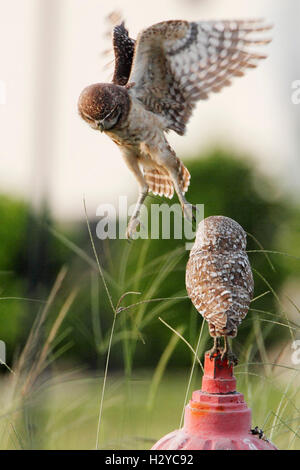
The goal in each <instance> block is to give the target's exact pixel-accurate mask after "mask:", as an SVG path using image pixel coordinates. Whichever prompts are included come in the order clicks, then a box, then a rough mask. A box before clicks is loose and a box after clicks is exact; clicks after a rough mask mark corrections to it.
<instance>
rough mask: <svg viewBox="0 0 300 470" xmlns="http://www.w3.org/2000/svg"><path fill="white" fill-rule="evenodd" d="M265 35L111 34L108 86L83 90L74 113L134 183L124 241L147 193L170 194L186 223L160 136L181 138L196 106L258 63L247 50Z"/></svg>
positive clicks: (229, 27) (182, 185)
mask: <svg viewBox="0 0 300 470" xmlns="http://www.w3.org/2000/svg"><path fill="white" fill-rule="evenodd" d="M268 29H270V26H268V25H266V24H265V23H264V22H263V21H262V20H236V21H200V22H188V21H181V20H178V21H164V22H162V23H158V24H155V25H153V26H150V27H149V28H147V29H145V30H144V31H142V32H141V33H140V34H139V36H138V38H137V40H136V41H134V40H133V39H131V38H130V37H129V35H128V31H127V29H126V28H125V26H124V23H121V24H120V25H119V26H116V27H115V28H114V31H113V46H114V54H115V72H114V76H113V82H112V83H109V84H107V83H97V84H94V85H90V86H88V87H87V88H85V89H84V90H83V92H82V93H81V95H80V98H79V102H78V110H79V114H80V116H81V117H82V118H83V119H84V120H85V121H86V122H87V123H88V124H89V125H90V126H91V127H92V128H93V129H95V130H98V131H101V132H104V133H105V134H107V135H108V136H109V137H110V138H111V139H112V140H113V141H114V142H115V143H116V144H117V145H118V146H119V147H120V150H121V152H122V154H123V157H124V159H125V162H126V163H127V165H128V167H129V169H130V170H131V171H132V172H133V174H134V175H135V177H136V179H137V182H138V185H139V199H138V202H137V205H136V208H135V211H134V213H133V215H132V218H131V219H130V222H129V225H128V228H127V236H128V237H129V238H130V237H132V235H133V234H134V232H135V230H136V227H137V226H138V224H139V215H140V209H141V205H142V204H143V202H144V200H145V198H146V196H147V194H148V192H149V191H152V193H154V194H159V195H161V196H162V195H164V196H166V197H168V198H172V197H173V194H174V189H175V191H176V193H177V195H178V198H179V201H180V203H181V206H182V209H183V213H184V215H185V216H186V217H187V218H189V219H192V218H193V216H194V206H192V205H191V204H189V203H188V202H187V200H186V199H185V196H184V195H185V193H186V191H187V189H188V186H189V182H190V174H189V172H188V170H187V169H186V168H185V166H184V165H183V163H182V162H181V160H180V159H179V158H178V157H177V156H176V154H175V152H174V150H173V149H172V148H171V147H170V145H169V144H168V141H167V139H166V133H167V132H168V131H170V130H173V131H175V132H177V133H178V134H179V135H183V134H184V133H185V130H186V125H187V123H188V120H189V118H190V116H191V114H192V111H193V109H194V107H195V104H196V102H197V101H198V100H206V99H207V98H208V96H209V95H210V93H212V92H219V91H220V90H221V89H222V88H223V87H225V86H228V85H230V84H231V79H232V78H233V77H239V76H242V75H243V74H244V72H245V70H246V69H248V68H255V67H256V66H257V64H258V62H259V60H260V59H264V58H265V57H266V56H265V55H261V54H258V53H256V52H253V51H252V49H251V46H256V45H262V44H266V43H268V42H270V39H266V38H262V37H261V33H263V32H265V31H266V30H268ZM255 33H257V34H255Z"/></svg>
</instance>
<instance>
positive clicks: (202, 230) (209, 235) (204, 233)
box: [193, 216, 247, 251]
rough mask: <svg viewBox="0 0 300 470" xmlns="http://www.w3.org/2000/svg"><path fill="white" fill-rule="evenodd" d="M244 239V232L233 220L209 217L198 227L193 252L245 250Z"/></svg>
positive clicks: (245, 242)
mask: <svg viewBox="0 0 300 470" xmlns="http://www.w3.org/2000/svg"><path fill="white" fill-rule="evenodd" d="M246 238H247V237H246V232H245V231H244V229H243V228H242V227H241V226H240V224H238V223H237V222H236V221H235V220H233V219H230V218H229V217H223V216H211V217H207V218H206V219H204V220H202V221H201V222H200V224H199V225H198V229H197V235H196V241H195V244H194V247H193V250H199V249H200V250H207V251H235V250H245V249H246V245H247V240H246Z"/></svg>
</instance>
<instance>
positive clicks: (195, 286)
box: [186, 216, 254, 363]
mask: <svg viewBox="0 0 300 470" xmlns="http://www.w3.org/2000/svg"><path fill="white" fill-rule="evenodd" d="M186 288H187V292H188V295H189V297H190V298H191V300H192V302H193V304H194V306H195V307H196V309H197V310H198V312H199V313H201V315H202V316H203V317H204V318H205V320H207V322H208V325H209V333H210V335H211V336H212V337H213V338H214V347H213V349H212V350H211V351H210V353H211V357H212V356H213V355H214V354H217V355H220V354H221V353H222V358H225V357H226V358H228V360H229V362H232V363H236V362H237V359H236V357H235V356H234V354H233V353H232V351H231V350H230V347H229V344H228V336H231V337H235V336H236V334H237V329H238V326H239V324H240V323H241V321H242V320H243V319H244V318H245V316H246V315H247V312H248V309H249V306H250V302H251V300H252V298H253V289H254V283H253V276H252V271H251V266H250V263H249V259H248V256H247V253H246V233H245V231H244V230H243V228H242V227H241V226H240V225H239V224H238V223H237V222H235V221H234V220H232V219H229V218H228V217H222V216H213V217H208V218H207V219H204V220H203V221H202V222H200V224H199V226H198V230H197V235H196V241H195V244H194V246H193V249H192V250H191V253H190V257H189V261H188V264H187V267H186ZM221 336H223V337H224V349H223V350H221V349H220V338H221Z"/></svg>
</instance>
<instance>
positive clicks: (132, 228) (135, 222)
mask: <svg viewBox="0 0 300 470" xmlns="http://www.w3.org/2000/svg"><path fill="white" fill-rule="evenodd" d="M123 157H124V159H125V162H126V164H127V166H128V168H129V169H130V170H131V172H132V173H133V174H134V176H135V178H136V180H137V182H138V185H139V198H138V201H137V203H136V206H135V209H134V211H133V214H132V216H131V218H130V220H129V223H128V226H127V230H126V237H127V239H129V240H130V239H132V238H133V235H134V234H135V232H136V229H137V227H138V226H139V224H140V219H139V217H140V213H141V207H142V205H143V203H144V201H145V199H146V197H147V194H148V191H149V186H148V184H147V183H146V181H145V179H144V176H143V173H142V171H141V169H140V167H139V164H138V156H137V155H136V154H135V153H134V152H130V151H128V152H123Z"/></svg>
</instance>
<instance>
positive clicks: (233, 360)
mask: <svg viewBox="0 0 300 470" xmlns="http://www.w3.org/2000/svg"><path fill="white" fill-rule="evenodd" d="M221 359H222V361H223V360H224V359H227V361H228V363H229V365H234V366H236V365H237V363H238V359H237V357H236V355H235V354H234V353H233V352H232V350H231V348H230V346H229V342H228V336H224V349H223V351H222V354H221Z"/></svg>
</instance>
